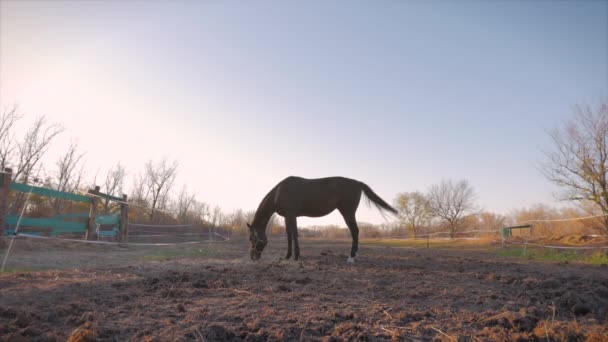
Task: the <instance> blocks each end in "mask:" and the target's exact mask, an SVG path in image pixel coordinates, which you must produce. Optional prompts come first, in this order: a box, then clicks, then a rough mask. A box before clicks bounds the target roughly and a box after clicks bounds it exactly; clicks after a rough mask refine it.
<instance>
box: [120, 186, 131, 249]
mask: <svg viewBox="0 0 608 342" xmlns="http://www.w3.org/2000/svg"><path fill="white" fill-rule="evenodd" d="M119 229H120V242H129V204H128V203H127V195H125V194H123V195H122V202H121V203H120V228H119Z"/></svg>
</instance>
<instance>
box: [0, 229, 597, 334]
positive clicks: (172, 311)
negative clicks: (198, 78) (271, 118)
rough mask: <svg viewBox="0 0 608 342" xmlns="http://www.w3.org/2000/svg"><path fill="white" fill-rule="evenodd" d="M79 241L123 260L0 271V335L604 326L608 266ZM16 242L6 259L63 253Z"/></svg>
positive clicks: (478, 256) (474, 255)
mask: <svg viewBox="0 0 608 342" xmlns="http://www.w3.org/2000/svg"><path fill="white" fill-rule="evenodd" d="M79 248H82V251H80V250H78V249H72V250H70V254H69V257H70V260H73V258H74V255H78V253H82V255H86V256H87V258H90V257H91V255H95V254H94V253H92V251H93V252H97V253H102V252H103V253H106V255H110V254H111V255H112V256H114V257H115V259H116V260H123V262H122V263H119V265H114V264H111V263H107V265H110V266H104V265H106V264H104V263H101V262H98V263H93V262H91V263H88V264H86V263H83V265H85V266H87V267H88V268H87V267H85V268H79V269H66V270H48V271H39V272H27V273H10V274H7V275H2V276H1V277H0V340H3V341H65V340H68V339H69V340H71V341H96V340H97V341H130V340H135V341H224V340H226V341H242V340H244V341H297V340H303V341H321V340H324V341H347V340H348V341H350V340H363V341H367V340H369V341H390V340H394V341H416V340H422V341H427V340H446V341H448V340H459V341H488V340H499V341H503V340H509V341H512V340H539V341H540V340H542V341H547V340H551V341H552V340H558V341H561V340H575V341H576V340H595V341H607V340H608V268H606V267H605V266H593V265H575V264H563V263H562V264H559V263H547V262H542V263H541V262H531V261H527V260H520V259H508V258H499V257H497V256H496V254H495V252H493V251H492V250H488V251H470V250H469V251H464V250H437V249H408V248H390V247H373V246H369V245H364V246H362V247H361V248H360V256H359V257H358V258H357V262H356V264H354V265H351V264H347V263H346V262H345V261H346V257H347V255H346V253H347V251H348V250H349V242H331V243H329V242H319V241H312V240H311V241H302V242H301V250H302V256H301V260H300V261H297V262H296V261H293V260H289V261H286V260H282V259H281V257H282V256H283V254H284V253H285V251H286V242H285V241H284V240H272V241H270V243H269V245H268V247H267V251H265V252H264V255H263V256H262V259H261V260H260V261H258V262H252V261H250V260H249V259H248V256H247V245H246V242H245V241H232V242H229V243H224V244H217V245H215V246H214V247H213V248H211V247H205V246H202V247H200V246H199V247H196V248H201V250H202V249H204V248H210V251H209V253H201V255H194V256H187V257H178V258H170V259H168V260H162V258H160V259H159V258H155V259H153V260H152V259H148V260H142V259H137V258H134V257H132V256H133V254H132V250H130V249H131V247H129V248H122V249H118V248H114V249H106V250H102V249H101V248H99V247H94V248H93V247H91V248H93V249H90V248H89V247H86V246H85V247H79ZM95 248H97V249H95ZM180 248H182V247H180ZM183 248H186V247H183ZM187 248H194V247H187ZM26 252H27V253H26ZM15 253H16V254H15V256H14V257H12V258H13V260H12V261H11V262H18V260H19V256H23V255H27V256H28V257H29V258H30V259H29V260H30V262H31V258H33V257H38V258H40V260H42V259H44V258H46V257H49V258H50V257H51V255H53V258H57V256H56V255H55V254H56V252H53V251H50V250H46V251H44V252H41V253H39V254H36V253H37V251H36V250H35V249H32V248H30V249H26V250H21V251H19V249H17V250H16V252H15ZM53 253H55V254H53ZM108 253H109V254H108ZM129 253H131V254H129ZM60 255H61V254H60ZM66 255H67V254H66ZM129 256H131V257H129ZM66 258H67V256H66ZM101 260H104V259H103V258H102V259H101ZM121 264H122V265H121Z"/></svg>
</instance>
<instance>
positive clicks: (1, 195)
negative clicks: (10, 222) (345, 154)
mask: <svg viewBox="0 0 608 342" xmlns="http://www.w3.org/2000/svg"><path fill="white" fill-rule="evenodd" d="M4 172H5V173H1V174H0V176H1V179H2V185H0V237H2V236H3V235H4V227H5V225H6V215H8V194H9V192H10V189H11V180H12V177H13V170H12V169H11V168H8V167H7V168H5V169H4Z"/></svg>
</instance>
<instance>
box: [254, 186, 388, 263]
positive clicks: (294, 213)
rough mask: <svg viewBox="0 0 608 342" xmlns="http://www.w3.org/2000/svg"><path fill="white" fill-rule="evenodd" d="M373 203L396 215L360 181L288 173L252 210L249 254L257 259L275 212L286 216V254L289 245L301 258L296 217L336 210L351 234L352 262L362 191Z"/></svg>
mask: <svg viewBox="0 0 608 342" xmlns="http://www.w3.org/2000/svg"><path fill="white" fill-rule="evenodd" d="M362 193H363V194H364V195H365V197H366V198H367V199H368V203H369V202H372V203H373V204H374V205H375V206H376V207H377V208H378V210H380V212H381V213H382V212H383V211H388V212H390V213H393V214H395V215H396V214H397V210H395V208H393V207H391V206H390V205H389V204H388V203H386V202H385V201H384V200H383V199H382V198H380V196H378V195H376V193H375V192H374V191H372V189H371V188H370V187H369V186H367V185H366V184H365V183H363V182H359V181H357V180H354V179H349V178H345V177H327V178H317V179H306V178H301V177H295V176H290V177H287V178H285V179H284V180H282V181H281V182H279V183H278V184H277V185H276V186H275V187H274V188H272V190H270V191H269V192H268V194H266V196H264V198H263V199H262V201H261V202H260V205H259V206H258V209H257V210H256V212H255V216H254V217H253V221H252V222H251V224H249V223H247V226H248V227H249V242H250V249H249V253H250V257H251V260H254V261H255V260H258V259H260V257H261V256H262V251H263V250H264V247H266V244H267V243H268V239H267V237H266V226H267V225H268V221H269V220H270V217H271V216H272V215H273V214H274V213H277V214H279V215H281V216H283V217H284V218H285V227H286V230H287V256H286V259H289V258H291V254H292V244H293V249H294V252H295V253H294V260H298V258H299V257H300V244H299V242H298V224H297V218H298V217H300V216H306V217H321V216H325V215H327V214H329V213H331V212H332V211H334V210H336V209H338V211H339V212H340V214H342V217H343V218H344V221H345V222H346V225H347V226H348V229H349V230H350V234H351V237H352V247H351V250H350V256H349V257H348V259H347V262H349V263H354V262H355V257H356V256H357V250H358V248H359V227H358V226H357V220H356V219H355V213H356V211H357V208H358V207H359V202H360V200H361V194H362Z"/></svg>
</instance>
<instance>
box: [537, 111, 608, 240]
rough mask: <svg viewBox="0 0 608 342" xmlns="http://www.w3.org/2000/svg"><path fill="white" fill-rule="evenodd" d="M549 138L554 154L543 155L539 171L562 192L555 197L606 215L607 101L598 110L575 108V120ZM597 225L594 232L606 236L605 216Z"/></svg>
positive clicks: (607, 170) (551, 133)
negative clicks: (587, 204)
mask: <svg viewBox="0 0 608 342" xmlns="http://www.w3.org/2000/svg"><path fill="white" fill-rule="evenodd" d="M549 135H550V137H551V140H552V142H553V150H551V151H550V152H546V153H545V154H546V161H544V163H543V164H541V171H542V172H543V174H544V175H545V177H547V178H548V179H549V180H550V181H551V182H553V183H554V184H556V185H557V186H559V187H560V188H561V189H562V190H563V191H562V192H561V193H560V194H558V197H559V198H560V199H562V200H568V201H576V202H578V203H579V204H582V203H584V202H591V203H594V204H595V207H596V208H598V209H599V210H597V211H599V212H600V213H601V214H603V215H608V177H607V172H608V100H607V101H603V102H602V103H601V104H600V105H599V106H598V107H597V108H592V107H591V106H589V105H579V106H575V107H574V118H573V119H571V120H570V121H568V122H566V123H565V124H564V125H563V127H560V128H556V129H555V130H553V131H552V132H550V133H549ZM587 207H588V206H587ZM594 211H595V210H594ZM592 213H593V212H592ZM597 223H598V224H597V226H596V227H595V228H596V229H597V230H598V231H599V232H601V233H602V234H603V235H606V236H608V216H604V217H603V218H601V219H600V220H598V222H597Z"/></svg>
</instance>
